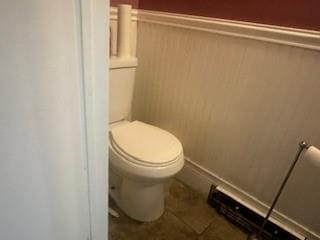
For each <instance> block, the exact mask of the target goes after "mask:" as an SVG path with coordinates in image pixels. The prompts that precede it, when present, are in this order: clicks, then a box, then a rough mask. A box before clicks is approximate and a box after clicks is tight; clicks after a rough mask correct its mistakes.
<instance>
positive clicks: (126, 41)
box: [117, 4, 131, 58]
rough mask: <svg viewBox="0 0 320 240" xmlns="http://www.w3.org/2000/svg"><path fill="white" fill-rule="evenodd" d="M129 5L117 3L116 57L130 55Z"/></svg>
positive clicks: (127, 56)
mask: <svg viewBox="0 0 320 240" xmlns="http://www.w3.org/2000/svg"><path fill="white" fill-rule="evenodd" d="M130 35H131V5H127V4H120V5H118V36H117V45H118V57H119V58H129V57H130Z"/></svg>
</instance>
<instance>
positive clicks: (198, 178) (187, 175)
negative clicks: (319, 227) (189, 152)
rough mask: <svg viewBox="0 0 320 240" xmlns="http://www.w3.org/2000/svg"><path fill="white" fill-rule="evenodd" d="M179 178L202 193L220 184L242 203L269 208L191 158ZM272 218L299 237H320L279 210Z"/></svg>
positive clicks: (261, 211) (256, 208)
mask: <svg viewBox="0 0 320 240" xmlns="http://www.w3.org/2000/svg"><path fill="white" fill-rule="evenodd" d="M176 177H177V178H178V179H179V180H181V181H182V182H184V183H185V184H187V185H189V186H190V187H191V188H194V189H196V190H198V191H200V192H201V193H202V194H204V195H207V194H208V192H209V189H210V186H211V184H214V185H216V186H218V188H219V190H220V191H222V192H224V193H226V194H227V195H229V196H231V197H232V198H234V199H236V200H237V201H239V202H240V203H241V204H243V205H245V206H246V207H248V208H250V209H251V210H253V211H255V212H257V213H258V214H260V215H262V216H264V215H265V214H266V212H267V210H268V206H267V205H266V204H264V203H262V202H261V201H259V200H258V199H257V198H255V197H253V196H251V195H250V194H248V193H247V192H245V191H243V190H242V189H240V188H238V187H236V186H235V185H233V184H231V183H229V182H228V181H226V180H224V179H222V178H220V177H219V176H217V175H215V174H214V173H212V172H210V171H209V170H208V169H206V168H204V167H202V166H200V165H199V164H197V163H195V162H193V161H191V160H190V159H189V158H187V157H186V158H185V166H184V168H183V169H182V170H181V172H179V173H178V175H177V176H176ZM270 220H271V221H272V222H274V223H275V224H278V225H279V226H281V227H282V228H284V229H286V230H287V231H288V232H290V233H292V234H294V235H295V236H296V237H298V238H299V239H304V237H307V238H308V239H310V240H311V239H313V240H315V239H320V236H319V235H317V234H316V233H315V232H312V231H311V230H309V229H308V228H306V227H304V226H302V225H301V224H299V223H297V222H295V221H294V220H292V219H290V218H289V217H287V216H285V215H283V214H282V213H280V212H278V211H274V212H273V214H272V215H271V218H270Z"/></svg>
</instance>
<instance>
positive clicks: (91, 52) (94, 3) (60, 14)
mask: <svg viewBox="0 0 320 240" xmlns="http://www.w3.org/2000/svg"><path fill="white" fill-rule="evenodd" d="M106 4H107V2H106V1H104V0H28V1H21V0H2V1H1V3H0V239H1V240H2V239H3V240H20V239H21V240H82V239H83V240H88V239H99V240H100V239H101V240H104V239H105V238H106V222H105V221H106V207H105V205H106V201H105V198H106V197H105V193H106V181H105V178H106V176H105V175H106V168H105V166H106V157H107V147H106V146H107V142H106V141H107V140H106V130H107V129H106V122H107V120H106V110H107V108H106V91H105V89H106V88H105V84H106V77H107V74H106V69H107V66H106V64H107V63H106V61H107V58H106V56H107V50H106V48H107V44H106V34H107V33H106V32H107V31H106V29H108V28H107V26H105V24H106V23H107V21H106V16H105V13H106V12H107V9H106Z"/></svg>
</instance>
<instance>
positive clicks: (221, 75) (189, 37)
mask: <svg viewBox="0 0 320 240" xmlns="http://www.w3.org/2000/svg"><path fill="white" fill-rule="evenodd" d="M210 21H211V20H208V19H197V18H188V17H181V16H179V17H178V16H176V15H174V14H172V15H170V14H168V15H165V14H164V13H154V14H153V13H148V12H143V11H141V12H139V13H138V45H137V55H138V59H139V66H138V70H137V76H136V90H135V98H134V107H133V117H134V118H135V119H139V120H142V121H145V122H148V123H151V124H154V125H157V126H159V127H162V128H164V129H167V130H169V131H170V132H172V133H173V134H175V135H176V136H177V137H178V138H179V139H180V140H181V141H182V144H183V146H184V150H185V154H186V156H187V157H189V158H190V159H191V160H192V161H194V162H195V163H197V164H199V165H200V166H202V167H204V168H205V169H207V170H208V171H210V172H212V173H213V174H215V175H217V176H219V177H221V178H222V179H224V180H225V181H227V182H230V183H231V184H233V185H234V186H236V187H237V188H239V189H241V190H243V191H244V192H246V193H248V194H250V195H252V196H253V197H255V198H256V199H258V200H260V201H262V202H265V203H268V204H270V202H271V200H272V198H273V196H274V194H275V192H276V190H277V188H278V186H279V184H280V181H281V180H282V179H283V177H284V174H285V172H286V171H287V169H288V167H289V164H290V163H291V161H292V160H293V158H294V156H295V154H296V151H297V147H298V145H297V144H298V142H299V141H300V140H302V139H305V140H307V141H310V143H312V144H314V145H316V146H318V147H320V131H319V129H320V125H319V123H320V100H319V93H320V81H319V76H320V68H319V66H320V52H319V37H318V36H319V34H318V33H315V34H314V35H313V36H311V35H310V36H309V35H308V34H307V33H303V32H302V31H301V32H299V31H297V32H292V33H290V31H288V32H286V31H284V30H279V29H272V28H270V29H269V28H265V29H264V30H261V31H260V30H259V29H260V28H259V27H256V26H250V25H249V26H247V27H245V26H244V25H241V24H240V26H239V25H236V24H233V23H226V22H218V23H217V22H216V21H213V22H210ZM259 34H260V35H259ZM287 34H288V35H287ZM297 36H300V37H297ZM305 36H308V37H305ZM257 39H259V40H257ZM308 41H309V42H312V41H313V43H311V44H310V45H308V44H309V42H308ZM279 43H281V44H279ZM312 44H313V45H312ZM298 45H299V46H300V47H296V46H298ZM319 172H320V171H319V169H315V168H313V167H312V166H311V165H310V164H308V163H306V162H301V163H299V164H298V166H297V169H296V171H295V172H294V174H293V176H292V178H291V179H290V181H289V184H288V186H287V188H286V191H285V192H284V194H283V196H282V198H281V200H280V202H279V205H277V208H278V209H279V210H280V211H281V212H282V213H284V214H285V215H287V216H288V217H289V218H291V219H293V221H296V222H298V223H300V224H302V225H304V226H305V227H306V228H309V229H310V230H311V231H314V232H316V233H318V234H319V233H320V221H319V215H320V208H319V206H318V205H319V202H320V191H319V182H320V174H319Z"/></svg>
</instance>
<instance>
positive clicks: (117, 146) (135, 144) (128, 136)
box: [110, 121, 183, 167]
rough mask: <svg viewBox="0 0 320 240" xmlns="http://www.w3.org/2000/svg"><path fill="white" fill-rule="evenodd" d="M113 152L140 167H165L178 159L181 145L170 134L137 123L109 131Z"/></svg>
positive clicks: (130, 123)
mask: <svg viewBox="0 0 320 240" xmlns="http://www.w3.org/2000/svg"><path fill="white" fill-rule="evenodd" d="M110 143H111V145H112V146H113V148H114V150H115V151H117V152H118V153H119V154H120V155H121V156H123V157H124V158H125V160H128V161H130V162H133V163H135V164H139V165H142V166H153V167H157V166H159V167H160V166H167V165H170V164H173V163H174V162H175V161H177V160H179V159H180V156H181V154H182V151H183V150H182V145H181V143H180V141H179V140H178V139H177V138H176V137H175V136H173V135H172V134H171V133H169V132H167V131H165V130H162V129H160V128H157V127H155V126H152V125H149V124H146V123H142V122H139V121H134V122H129V123H127V124H123V125H119V126H116V127H114V128H112V129H111V131H110Z"/></svg>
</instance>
